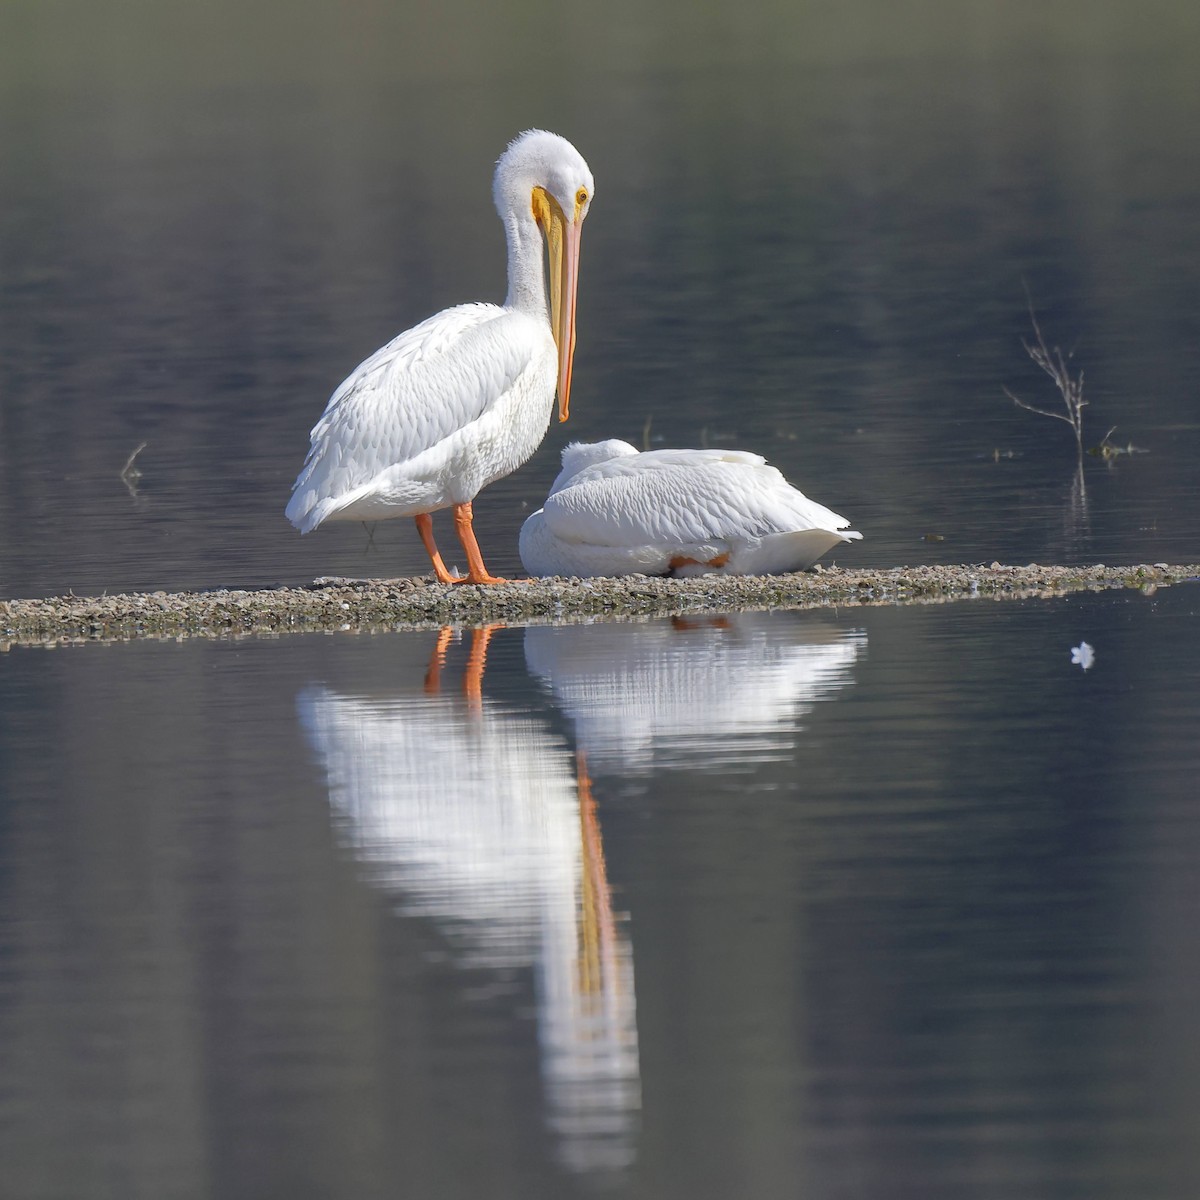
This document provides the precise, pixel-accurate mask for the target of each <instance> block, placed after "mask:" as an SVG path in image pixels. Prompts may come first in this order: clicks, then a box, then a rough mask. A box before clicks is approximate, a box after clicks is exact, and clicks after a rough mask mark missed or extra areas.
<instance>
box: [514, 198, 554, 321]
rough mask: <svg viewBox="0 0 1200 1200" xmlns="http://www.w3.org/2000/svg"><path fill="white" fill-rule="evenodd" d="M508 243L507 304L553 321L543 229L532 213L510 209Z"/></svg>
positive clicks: (520, 310)
mask: <svg viewBox="0 0 1200 1200" xmlns="http://www.w3.org/2000/svg"><path fill="white" fill-rule="evenodd" d="M504 234H505V238H506V240H507V242H508V297H507V298H506V299H505V301H504V304H505V307H507V308H513V309H516V310H517V311H518V312H522V313H525V314H527V315H528V316H531V317H539V318H541V319H542V320H543V321H546V322H549V320H550V314H549V311H548V309H547V307H546V274H545V269H544V268H543V266H542V245H543V243H542V231H541V230H540V229H539V228H538V225H537V222H536V221H534V219H533V217H532V216H525V215H523V214H520V213H516V212H510V213H509V214H508V216H507V217H506V218H505V219H504Z"/></svg>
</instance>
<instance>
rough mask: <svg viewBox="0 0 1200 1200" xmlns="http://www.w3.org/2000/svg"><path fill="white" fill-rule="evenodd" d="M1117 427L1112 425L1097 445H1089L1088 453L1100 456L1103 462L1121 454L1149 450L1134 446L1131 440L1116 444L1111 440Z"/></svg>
mask: <svg viewBox="0 0 1200 1200" xmlns="http://www.w3.org/2000/svg"><path fill="white" fill-rule="evenodd" d="M1116 431H1117V427H1116V426H1115V425H1114V426H1113V427H1112V428H1111V429H1110V430H1109V431H1108V432H1107V433H1106V434H1105V435H1104V436H1103V437H1102V438H1101V439H1100V444H1099V445H1098V446H1089V447H1088V453H1089V454H1090V455H1092V456H1093V457H1094V458H1102V459H1104V461H1105V462H1111V461H1112V460H1113V459H1114V458H1118V457H1119V456H1120V455H1122V454H1147V453H1149V451H1147V450H1144V449H1142V447H1141V446H1135V445H1134V444H1133V443H1132V442H1129V443H1128V444H1127V445H1124V446H1118V445H1117V444H1116V443H1115V442H1113V441H1111V440H1110V439H1111V438H1112V435H1113V434H1114V433H1116Z"/></svg>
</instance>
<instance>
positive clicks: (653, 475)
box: [520, 439, 862, 577]
mask: <svg viewBox="0 0 1200 1200" xmlns="http://www.w3.org/2000/svg"><path fill="white" fill-rule="evenodd" d="M562 459H563V467H562V471H561V472H559V475H558V478H557V479H555V481H554V485H553V486H552V487H551V489H550V495H549V496H548V497H547V498H546V503H545V505H544V506H543V507H542V508H540V509H538V511H537V512H535V513H534V514H533V515H532V516H531V517H529V518H528V520H526V522H525V524H524V525H523V526H522V527H521V541H520V549H521V562H522V563H524V564H525V569H526V570H527V571H528V572H529V573H530V574H531V575H575V576H585V577H586V576H594V575H704V574H711V573H723V574H726V575H778V574H781V573H783V572H784V571H802V570H804V569H805V568H806V567H811V566H812V564H813V563H815V562H816V561H817V559H818V558H820V557H821V555H822V554H824V553H825V551H826V550H829V549H831V548H832V547H834V546H836V545H838V543H840V542H851V541H855V540H857V539H859V538H861V537H862V534H861V533H855V532H854V531H853V530H850V529H847V528H846V527H847V526H848V525H849V524H850V522H849V521H847V520H846V519H845V518H844V517H839V516H838V515H837V513H835V512H830V510H829V509H827V508H825V507H824V506H822V505H820V504H817V503H815V502H814V501H812V500H809V499H808V497H807V496H805V495H804V494H803V493H801V492H799V491H797V490H796V489H795V488H794V487H792V486H791V484H789V483H788V481H787V480H786V479H784V477H783V476H782V475H781V474H780V473H779V471H777V470H776V469H775V468H774V467H770V466H768V465H767V460H766V459H765V458H762V457H760V456H759V455H757V454H747V453H745V452H744V451H741V450H649V451H647V452H645V453H638V451H637V450H636V449H634V447H633V446H631V445H630V444H629V443H628V442H621V441H617V440H615V439H613V440H610V441H606V442H592V443H582V442H573V443H572V444H571V445H569V446H568V447H567V448H566V449H565V450H564V451H563V456H562ZM843 531H844V532H843Z"/></svg>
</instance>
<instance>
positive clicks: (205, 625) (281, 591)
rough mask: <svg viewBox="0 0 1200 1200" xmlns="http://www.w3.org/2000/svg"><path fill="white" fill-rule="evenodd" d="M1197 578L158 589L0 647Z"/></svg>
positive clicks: (30, 618)
mask: <svg viewBox="0 0 1200 1200" xmlns="http://www.w3.org/2000/svg"><path fill="white" fill-rule="evenodd" d="M1197 577H1200V566H1196V565H1186V566H1169V565H1167V564H1165V563H1158V564H1155V565H1153V566H1151V565H1141V566H1127V567H1108V566H1086V567H1055V566H1038V565H1034V564H1031V565H1029V566H1025V567H1006V566H1001V565H1000V564H999V563H992V564H991V565H990V566H950V567H896V568H890V569H888V570H848V569H844V568H839V567H832V568H826V569H822V568H821V567H820V566H818V567H817V568H815V569H814V570H813V571H811V572H806V573H803V574H798V575H778V576H757V577H750V576H745V577H733V576H709V577H707V578H701V579H651V578H647V577H645V576H629V577H626V578H623V579H588V580H570V579H538V580H533V581H520V582H516V583H513V584H510V585H501V586H494V587H476V586H473V585H470V584H460V585H457V586H451V585H445V584H439V583H436V582H434V581H433V579H432V577H428V576H427V577H422V578H416V579H390V580H378V579H377V580H356V579H318V580H315V581H314V582H313V583H312V584H310V585H308V586H306V587H280V588H273V589H269V590H264V591H233V590H229V589H225V588H221V589H218V590H215V591H211V592H179V593H168V592H151V593H140V594H134V595H128V596H91V597H80V596H55V597H53V598H51V599H46V600H8V601H0V648H7V647H8V646H12V645H37V644H55V643H59V642H69V641H91V640H96V639H126V638H137V637H184V636H202V637H221V636H226V637H227V636H230V635H237V634H251V633H284V632H293V631H294V632H303V631H319V630H337V629H381V628H397V627H422V626H435V625H474V624H480V623H483V622H488V621H499V622H504V621H507V622H512V623H529V622H540V621H548V620H550V621H570V620H585V619H587V618H589V617H593V616H597V615H606V616H614V617H630V616H666V615H672V614H682V613H702V612H713V611H721V610H729V609H768V608H824V607H833V606H841V607H846V606H854V605H862V604H912V603H940V602H945V601H949V600H963V599H977V598H991V599H1015V598H1023V597H1031V596H1038V597H1040V596H1046V597H1048V596H1061V595H1066V594H1068V593H1070V592H1077V591H1084V590H1098V589H1102V588H1118V587H1133V588H1139V589H1142V590H1144V591H1145V590H1151V589H1153V588H1156V587H1162V586H1165V585H1168V584H1171V583H1178V582H1180V581H1182V580H1185V579H1194V578H1197Z"/></svg>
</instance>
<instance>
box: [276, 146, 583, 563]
mask: <svg viewBox="0 0 1200 1200" xmlns="http://www.w3.org/2000/svg"><path fill="white" fill-rule="evenodd" d="M594 187H595V185H594V182H593V180H592V174H591V171H590V170H589V169H588V165H587V163H586V162H584V160H583V158H582V157H581V156H580V154H579V152H578V151H577V150H576V149H575V148H574V147H573V146H572V145H571V144H570V142H568V141H566V140H565V139H564V138H561V137H558V136H557V135H556V134H553V133H547V132H545V131H544V130H530V131H529V132H527V133H524V134H522V135H521V136H520V137H518V138H517V139H516V140H515V141H514V142H513V143H512V144H511V145H510V146H509V147H508V149H507V150H506V151H505V153H504V154H503V155H502V156H501V158H500V161H499V162H498V163H497V164H496V176H495V184H494V189H493V190H494V196H495V201H496V208H497V211H498V212H499V213H500V217H501V219H502V220H503V222H504V227H505V233H506V237H507V241H508V297H507V299H506V301H505V303H504V305H503V306H499V305H495V304H463V305H459V306H458V307H456V308H449V309H446V310H445V311H444V312H440V313H437V314H436V315H435V316H432V317H430V318H429V319H428V320H426V321H422V322H421V324H419V325H416V326H414V327H413V328H412V329H409V330H407V331H406V332H404V333H402V334H400V335H399V337H397V338H395V339H393V340H392V341H391V342H389V343H388V344H387V345H386V346H384V347H383V348H382V349H380V350H377V351H376V352H375V353H374V354H372V355H371V356H370V358H368V359H367V360H366V361H365V362H363V363H361V364H360V365H359V366H358V367H356V368H355V369H354V371H353V372H351V374H350V376H349V377H348V378H347V379H346V380H345V381H344V382H343V383H342V384H341V386H340V387H339V388H338V389H337V390H336V391H335V392H334V393H333V396H332V397H331V398H330V400H329V404H328V405H327V407H326V409H325V412H324V415H323V416H322V417H321V419H320V420H319V421H318V422H317V424H316V426H315V427H314V428H313V431H312V435H311V445H310V449H309V452H308V457H307V459H306V460H305V463H304V467H303V469H302V470H301V472H300V475H299V477H298V478H297V480H296V483H295V486H294V488H293V491H292V498H291V501H290V502H289V504H288V506H287V510H286V514H287V518H288V520H289V521H291V522H292V524H293V525H295V526H296V528H297V529H299V530H300V532H301V533H308V532H310V531H311V530H313V529H315V528H316V527H317V526H318V525H320V524H321V523H322V522H323V521H328V520H380V519H384V518H388V517H404V516H411V517H415V518H416V522H417V529H418V531H419V533H420V535H421V540H422V541H423V543H424V544H425V548H426V550H427V552H428V553H429V556H430V560H431V561H432V563H433V568H434V573H435V574H436V575H437V577H438V579H439V580H441V581H442V582H443V583H451V582H456V583H457V582H463V580H462V579H459V578H458V577H456V576H454V575H452V574H450V572H449V571H447V570H446V568H445V565H444V563H443V562H442V560H441V556H440V555H439V554H438V551H437V547H436V544H435V543H434V539H433V527H432V522H431V520H430V517H429V514H430V513H432V512H436V511H437V510H438V509H442V508H453V509H454V518H455V526H456V529H457V532H458V535H459V538H460V540H461V541H462V544H463V549H464V551H465V553H466V556H467V564H468V574H467V576H466V577H465V578H466V579H467V580H470V581H471V582H474V583H493V582H501V581H500V580H498V579H497V578H496V577H495V576H492V575H490V574H489V573H488V572H487V569H486V568H485V567H484V565H483V558H482V555H481V554H480V552H479V547H478V545H477V544H476V542H475V535H474V533H473V531H472V528H471V521H472V517H473V514H472V509H471V501H472V500H473V499H474V497H475V496H476V495H477V494H478V493H479V491H480V490H481V489H483V488H485V487H486V486H487V485H488V484H489V483H492V482H494V481H495V480H497V479H500V478H502V477H503V476H505V475H508V474H509V473H511V472H512V471H514V470H516V468H517V467H519V466H520V465H521V464H522V463H523V462H525V460H526V459H528V458H529V456H530V455H531V454H532V453H533V452H534V450H536V449H537V447H538V445H539V443H540V442H541V440H542V438H543V437H544V436H545V433H546V428H547V426H548V425H549V423H550V414H551V411H552V409H553V402H554V396H555V392H556V391H557V393H558V398H559V415H560V418H561V419H562V420H566V418H567V412H568V403H569V394H570V383H571V364H572V355H573V351H574V345H575V296H576V287H577V282H578V262H579V231H580V225H581V224H582V222H583V219H584V217H585V216H586V215H587V211H588V208H589V207H590V205H591V198H592V193H593V191H594ZM568 214H569V215H568ZM543 237H544V238H545V244H546V247H547V249H548V251H549V254H550V260H551V261H550V295H549V302H547V294H546V281H545V276H544V274H543V265H542V242H543Z"/></svg>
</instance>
